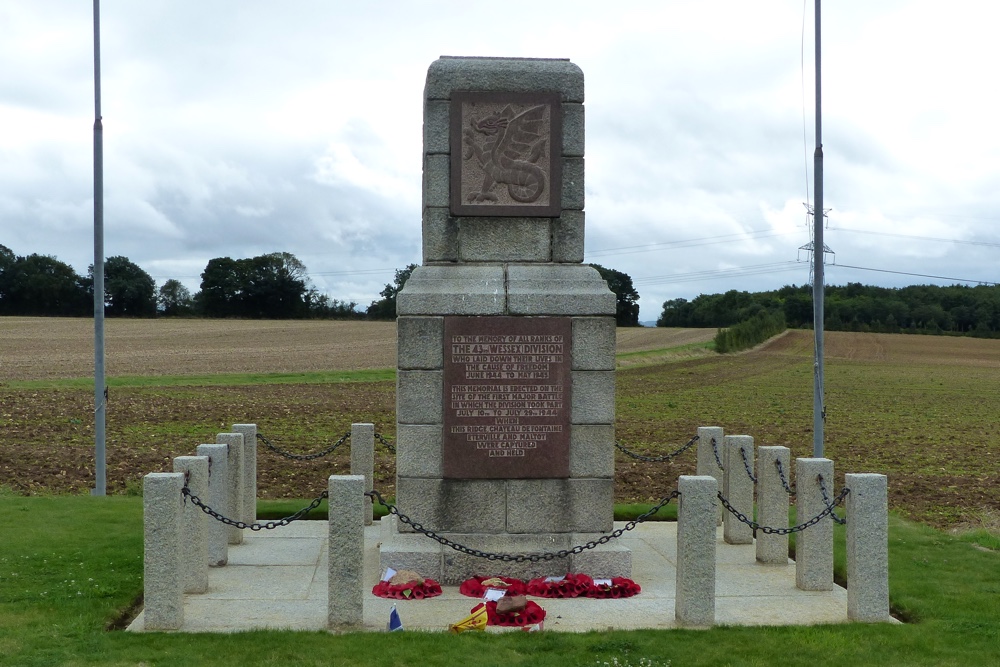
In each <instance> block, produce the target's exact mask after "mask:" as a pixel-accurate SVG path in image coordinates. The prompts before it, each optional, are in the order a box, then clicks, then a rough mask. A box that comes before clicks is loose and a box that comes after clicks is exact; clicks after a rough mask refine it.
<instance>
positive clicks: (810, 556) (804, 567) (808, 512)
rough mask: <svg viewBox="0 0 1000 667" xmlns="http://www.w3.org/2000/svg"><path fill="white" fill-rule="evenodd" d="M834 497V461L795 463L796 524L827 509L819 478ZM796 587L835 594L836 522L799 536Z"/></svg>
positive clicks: (819, 524) (801, 533)
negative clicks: (834, 524) (834, 550)
mask: <svg viewBox="0 0 1000 667" xmlns="http://www.w3.org/2000/svg"><path fill="white" fill-rule="evenodd" d="M820 475H822V476H823V479H824V481H825V483H826V490H827V493H829V494H831V500H832V497H833V496H832V494H833V461H831V460H830V459H811V458H809V459H795V498H796V521H797V522H798V523H804V522H806V521H808V520H809V519H811V518H813V517H814V516H816V515H817V514H819V513H820V512H822V511H823V510H824V509H826V504H825V503H824V502H823V494H822V492H821V491H820V488H819V482H818V481H817V480H818V477H819V476H820ZM795 585H796V586H797V587H798V588H800V589H802V590H804V591H829V590H833V519H829V518H827V519H824V520H823V521H820V522H819V523H817V524H816V525H815V526H811V527H809V528H806V529H805V530H803V531H802V532H800V533H798V534H797V535H796V536H795Z"/></svg>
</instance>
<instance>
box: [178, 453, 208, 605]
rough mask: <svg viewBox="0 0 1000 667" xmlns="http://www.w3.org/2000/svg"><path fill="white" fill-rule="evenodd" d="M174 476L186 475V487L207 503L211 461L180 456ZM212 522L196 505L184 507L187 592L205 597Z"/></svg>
mask: <svg viewBox="0 0 1000 667" xmlns="http://www.w3.org/2000/svg"><path fill="white" fill-rule="evenodd" d="M174 472H179V473H183V474H184V483H185V485H186V486H187V487H188V489H189V490H190V491H191V493H192V494H194V495H196V496H198V497H199V498H201V499H204V498H205V497H206V495H207V494H208V457H207V456H178V457H176V458H175V459H174ZM208 522H209V517H208V515H207V514H205V513H204V512H202V511H201V508H200V507H197V506H195V504H194V503H191V502H186V503H184V516H183V519H182V533H183V536H184V539H183V541H182V544H181V567H182V568H183V571H184V592H185V593H204V592H205V591H207V590H208Z"/></svg>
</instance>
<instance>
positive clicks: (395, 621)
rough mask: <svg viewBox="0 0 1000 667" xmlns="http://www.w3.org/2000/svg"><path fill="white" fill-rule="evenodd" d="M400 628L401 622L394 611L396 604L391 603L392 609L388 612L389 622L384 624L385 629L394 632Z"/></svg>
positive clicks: (401, 626)
mask: <svg viewBox="0 0 1000 667" xmlns="http://www.w3.org/2000/svg"><path fill="white" fill-rule="evenodd" d="M402 629H403V622H402V621H401V620H399V612H398V611H396V605H392V611H390V612H389V624H388V625H387V626H386V630H388V631H389V632H395V631H396V630H402Z"/></svg>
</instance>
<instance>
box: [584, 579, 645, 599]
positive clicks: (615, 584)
mask: <svg viewBox="0 0 1000 667" xmlns="http://www.w3.org/2000/svg"><path fill="white" fill-rule="evenodd" d="M641 591H642V588H641V587H640V586H639V584H637V583H635V582H634V581H632V580H631V579H627V578H625V577H612V579H611V584H610V585H608V584H605V583H596V582H595V583H594V585H593V586H591V587H590V589H589V590H587V597H588V598H600V599H607V598H630V597H632V596H633V595H638V594H639V593H640V592H641Z"/></svg>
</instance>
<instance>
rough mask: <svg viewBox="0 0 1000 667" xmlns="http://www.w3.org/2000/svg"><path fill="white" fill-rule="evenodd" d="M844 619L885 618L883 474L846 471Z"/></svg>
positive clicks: (886, 525)
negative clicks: (845, 596)
mask: <svg viewBox="0 0 1000 667" xmlns="http://www.w3.org/2000/svg"><path fill="white" fill-rule="evenodd" d="M844 483H845V486H846V487H847V488H848V489H850V490H851V492H850V493H848V494H847V499H846V505H847V618H849V619H850V620H852V621H862V622H866V623H872V622H881V621H888V620H889V506H888V491H887V486H886V477H885V475H875V474H870V473H848V474H847V475H845V478H844Z"/></svg>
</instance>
